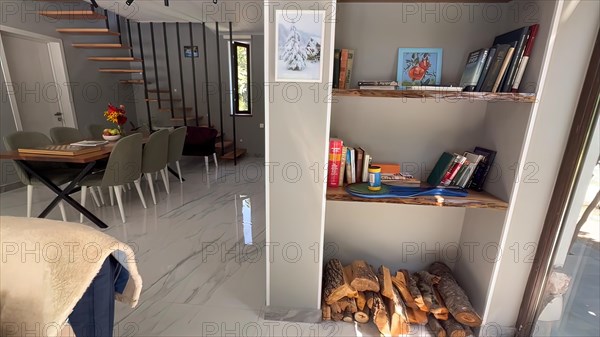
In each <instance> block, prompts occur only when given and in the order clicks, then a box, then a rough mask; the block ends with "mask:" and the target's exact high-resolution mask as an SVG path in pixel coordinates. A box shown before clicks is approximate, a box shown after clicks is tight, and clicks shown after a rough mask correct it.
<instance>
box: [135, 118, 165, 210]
mask: <svg viewBox="0 0 600 337" xmlns="http://www.w3.org/2000/svg"><path fill="white" fill-rule="evenodd" d="M140 136H141V135H140ZM168 151H169V130H166V129H163V130H159V131H156V132H154V133H153V134H151V135H150V137H149V138H148V141H147V142H146V144H145V145H144V152H143V155H142V173H143V174H144V175H145V176H146V180H148V187H150V193H151V194H152V201H153V202H154V204H155V205H156V194H155V193H154V184H153V180H152V173H156V172H160V175H161V176H162V179H163V183H164V184H165V189H166V190H167V194H169V184H168V182H167V174H166V171H167V158H168Z"/></svg>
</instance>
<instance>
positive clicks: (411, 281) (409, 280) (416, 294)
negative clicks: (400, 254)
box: [401, 269, 429, 312]
mask: <svg viewBox="0 0 600 337" xmlns="http://www.w3.org/2000/svg"><path fill="white" fill-rule="evenodd" d="M401 272H402V274H403V275H404V279H405V280H406V285H407V286H408V291H410V295H411V296H412V298H413V299H414V301H415V304H416V305H417V307H419V309H421V310H423V311H425V312H429V306H427V304H426V303H425V300H424V299H423V295H421V291H420V290H419V287H418V286H417V279H416V278H415V277H413V276H411V275H410V274H409V273H408V271H407V270H404V269H402V270H401Z"/></svg>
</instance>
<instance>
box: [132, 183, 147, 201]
mask: <svg viewBox="0 0 600 337" xmlns="http://www.w3.org/2000/svg"><path fill="white" fill-rule="evenodd" d="M140 180H142V178H141V177H140V178H139V179H138V180H136V181H134V182H133V184H134V185H135V189H136V190H137V192H138V195H139V196H140V200H141V201H142V206H144V208H148V207H146V199H145V198H144V194H143V193H142V186H141V185H140Z"/></svg>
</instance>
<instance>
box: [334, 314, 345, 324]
mask: <svg viewBox="0 0 600 337" xmlns="http://www.w3.org/2000/svg"><path fill="white" fill-rule="evenodd" d="M343 318H344V313H341V312H335V313H334V312H332V313H331V320H333V321H334V322H339V321H341V320H342V319H343Z"/></svg>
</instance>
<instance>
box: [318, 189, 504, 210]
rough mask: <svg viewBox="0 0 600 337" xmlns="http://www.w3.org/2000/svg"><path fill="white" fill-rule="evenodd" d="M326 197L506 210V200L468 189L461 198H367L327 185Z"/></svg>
mask: <svg viewBox="0 0 600 337" xmlns="http://www.w3.org/2000/svg"><path fill="white" fill-rule="evenodd" d="M326 198H327V200H331V201H354V202H379V203H392V204H404V205H425V206H439V207H465V208H490V209H496V210H506V209H507V208H508V203H507V202H504V201H502V200H500V199H498V198H496V197H494V196H493V195H491V194H489V193H487V192H476V191H472V190H469V195H468V196H466V197H462V198H459V197H441V196H429V197H418V198H381V199H369V198H360V197H355V196H353V195H350V194H348V192H346V190H345V189H344V188H343V187H328V188H327V194H326Z"/></svg>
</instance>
